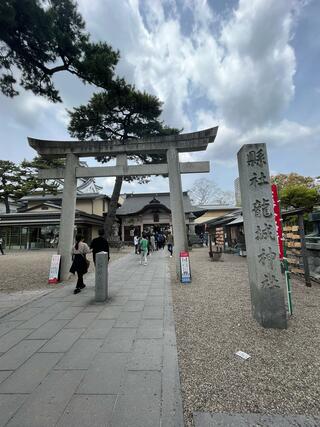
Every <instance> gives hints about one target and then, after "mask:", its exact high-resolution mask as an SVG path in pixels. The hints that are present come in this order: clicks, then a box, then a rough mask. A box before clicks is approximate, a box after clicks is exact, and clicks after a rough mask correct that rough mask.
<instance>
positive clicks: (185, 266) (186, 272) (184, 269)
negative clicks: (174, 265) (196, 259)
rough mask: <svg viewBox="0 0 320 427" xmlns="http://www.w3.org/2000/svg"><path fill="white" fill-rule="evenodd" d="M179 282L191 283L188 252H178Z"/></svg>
mask: <svg viewBox="0 0 320 427" xmlns="http://www.w3.org/2000/svg"><path fill="white" fill-rule="evenodd" d="M180 268H181V282H182V283H191V270H190V259H189V252H180Z"/></svg>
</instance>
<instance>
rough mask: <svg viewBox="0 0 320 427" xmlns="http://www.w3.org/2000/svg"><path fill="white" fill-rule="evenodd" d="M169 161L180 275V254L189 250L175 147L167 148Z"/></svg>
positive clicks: (173, 220) (173, 219) (175, 240)
mask: <svg viewBox="0 0 320 427" xmlns="http://www.w3.org/2000/svg"><path fill="white" fill-rule="evenodd" d="M167 162H168V174H169V188H170V205H171V213H172V226H173V238H174V246H173V252H174V257H175V261H176V271H177V275H178V276H179V277H180V259H179V254H180V252H181V251H186V250H188V240H187V233H186V224H185V215H184V207H183V194H182V185H181V175H180V164H179V154H178V151H177V150H176V149H175V148H169V149H168V150H167Z"/></svg>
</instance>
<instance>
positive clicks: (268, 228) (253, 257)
mask: <svg viewBox="0 0 320 427" xmlns="http://www.w3.org/2000/svg"><path fill="white" fill-rule="evenodd" d="M238 167H239V178H240V191H241V201H242V210H243V220H244V231H245V238H246V249H247V261H248V270H249V283H250V292H251V306H252V313H253V317H254V318H255V319H256V320H257V321H258V322H259V323H260V324H261V325H262V326H263V327H265V328H279V329H284V328H286V327H287V315H286V304H285V292H284V286H285V280H284V277H283V275H282V273H281V266H280V259H279V249H278V245H277V239H276V238H275V237H276V228H275V220H274V212H273V200H272V192H271V183H270V175H269V167H268V158H267V150H266V145H265V144H248V145H244V146H242V148H241V149H240V151H239V152H238Z"/></svg>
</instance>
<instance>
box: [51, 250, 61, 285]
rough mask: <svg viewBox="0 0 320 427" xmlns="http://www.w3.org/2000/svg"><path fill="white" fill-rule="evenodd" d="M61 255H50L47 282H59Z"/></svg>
mask: <svg viewBox="0 0 320 427" xmlns="http://www.w3.org/2000/svg"><path fill="white" fill-rule="evenodd" d="M60 261H61V255H52V258H51V265H50V271H49V280H48V283H50V284H55V283H58V282H59V274H60Z"/></svg>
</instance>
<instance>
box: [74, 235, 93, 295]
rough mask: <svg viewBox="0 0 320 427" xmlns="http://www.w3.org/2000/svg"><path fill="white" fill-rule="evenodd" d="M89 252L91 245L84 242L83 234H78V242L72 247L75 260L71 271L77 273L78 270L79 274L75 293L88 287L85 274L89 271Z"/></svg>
mask: <svg viewBox="0 0 320 427" xmlns="http://www.w3.org/2000/svg"><path fill="white" fill-rule="evenodd" d="M89 252H90V249H89V246H88V245H87V244H86V243H84V241H83V236H82V235H81V234H77V235H76V244H75V245H74V247H73V249H72V255H73V261H72V265H71V268H70V273H72V274H75V273H76V272H77V275H78V281H77V284H76V288H75V290H74V291H73V293H75V294H78V293H79V292H81V289H83V288H85V287H86V285H85V284H84V283H83V275H84V274H86V273H87V271H88V264H89V261H88V260H87V258H86V254H88V253H89Z"/></svg>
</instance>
